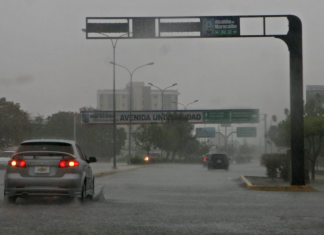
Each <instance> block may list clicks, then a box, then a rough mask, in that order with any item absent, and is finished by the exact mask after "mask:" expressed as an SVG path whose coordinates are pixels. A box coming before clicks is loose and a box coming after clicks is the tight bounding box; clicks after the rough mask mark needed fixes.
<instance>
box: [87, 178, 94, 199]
mask: <svg viewBox="0 0 324 235" xmlns="http://www.w3.org/2000/svg"><path fill="white" fill-rule="evenodd" d="M94 194H95V184H94V180H93V181H92V194H91V195H88V199H89V200H92V199H93V195H94Z"/></svg>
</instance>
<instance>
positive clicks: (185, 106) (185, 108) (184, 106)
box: [172, 100, 198, 110]
mask: <svg viewBox="0 0 324 235" xmlns="http://www.w3.org/2000/svg"><path fill="white" fill-rule="evenodd" d="M196 102H198V100H195V101H193V102H191V103H189V104H187V105H184V104H182V103H178V102H172V103H174V104H180V105H182V106H183V108H184V110H187V107H188V105H190V104H193V103H196Z"/></svg>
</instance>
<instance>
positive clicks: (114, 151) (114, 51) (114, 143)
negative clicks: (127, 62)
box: [82, 29, 131, 169]
mask: <svg viewBox="0 0 324 235" xmlns="http://www.w3.org/2000/svg"><path fill="white" fill-rule="evenodd" d="M82 32H85V33H87V30H86V29H82ZM99 34H101V35H103V36H105V37H107V38H110V37H109V36H108V35H107V34H104V33H99ZM129 34H131V32H129V33H124V34H122V35H120V36H119V37H118V38H117V39H116V40H115V41H114V40H113V39H112V38H110V41H111V45H112V47H113V62H114V64H115V62H116V47H117V42H118V39H119V38H121V37H123V36H125V35H129ZM115 80H116V68H115V65H114V67H113V160H114V163H113V169H117V163H116V142H117V141H116V86H115V84H116V82H115Z"/></svg>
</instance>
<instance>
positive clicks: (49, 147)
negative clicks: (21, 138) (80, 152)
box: [17, 142, 74, 154]
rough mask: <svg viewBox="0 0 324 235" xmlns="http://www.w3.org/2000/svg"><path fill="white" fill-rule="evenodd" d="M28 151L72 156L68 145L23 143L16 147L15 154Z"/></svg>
mask: <svg viewBox="0 0 324 235" xmlns="http://www.w3.org/2000/svg"><path fill="white" fill-rule="evenodd" d="M28 151H56V152H64V153H70V154H73V153H74V152H73V147H72V145H71V144H68V143H51V142H34V143H23V144H21V145H20V146H19V147H18V150H17V152H19V153H20V152H28Z"/></svg>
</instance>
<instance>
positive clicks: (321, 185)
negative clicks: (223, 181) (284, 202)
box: [241, 175, 324, 192]
mask: <svg viewBox="0 0 324 235" xmlns="http://www.w3.org/2000/svg"><path fill="white" fill-rule="evenodd" d="M315 179H316V180H315V182H310V183H309V184H307V185H305V186H291V185H290V182H287V181H284V180H282V179H280V178H275V179H274V180H272V179H270V178H267V177H260V176H244V175H241V180H242V181H243V182H244V183H245V184H246V186H247V187H248V188H249V189H253V190H263V191H304V192H309V191H313V192H314V191H319V192H324V177H323V176H322V175H316V176H315Z"/></svg>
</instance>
